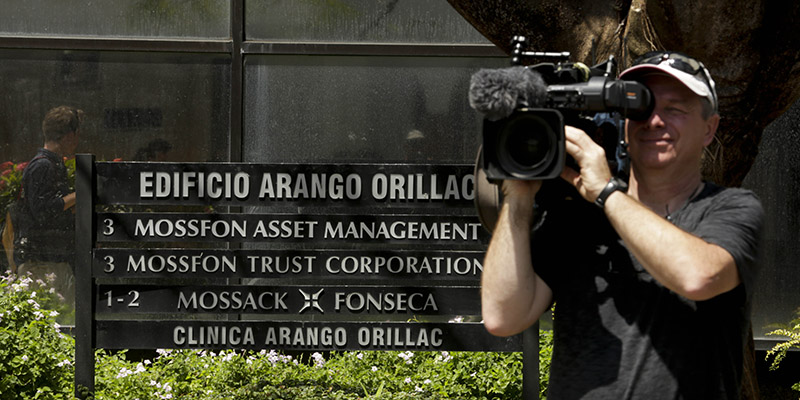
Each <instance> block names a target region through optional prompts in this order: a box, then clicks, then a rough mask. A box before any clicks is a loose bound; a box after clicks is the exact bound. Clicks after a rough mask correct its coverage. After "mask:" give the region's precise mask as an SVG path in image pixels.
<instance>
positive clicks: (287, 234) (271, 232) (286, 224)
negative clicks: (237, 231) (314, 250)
mask: <svg viewBox="0 0 800 400" xmlns="http://www.w3.org/2000/svg"><path fill="white" fill-rule="evenodd" d="M318 223H319V221H289V220H271V221H264V220H260V221H258V224H256V229H255V231H254V232H253V237H254V238H264V239H276V238H281V239H306V238H308V239H313V238H314V227H316V226H317V224H318Z"/></svg>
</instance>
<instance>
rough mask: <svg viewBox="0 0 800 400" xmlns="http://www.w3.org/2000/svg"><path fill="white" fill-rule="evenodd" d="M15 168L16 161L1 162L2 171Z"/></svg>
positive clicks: (0, 169)
mask: <svg viewBox="0 0 800 400" xmlns="http://www.w3.org/2000/svg"><path fill="white" fill-rule="evenodd" d="M13 168H14V163H13V162H11V161H6V162H4V163H2V164H0V171H4V172H5V171H10V170H11V169H13Z"/></svg>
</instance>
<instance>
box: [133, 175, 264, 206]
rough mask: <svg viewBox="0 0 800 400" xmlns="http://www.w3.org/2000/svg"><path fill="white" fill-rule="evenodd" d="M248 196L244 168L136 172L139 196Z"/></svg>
mask: <svg viewBox="0 0 800 400" xmlns="http://www.w3.org/2000/svg"><path fill="white" fill-rule="evenodd" d="M248 196H250V175H248V174H247V173H245V172H236V173H234V172H224V173H220V172H209V173H205V172H193V171H184V172H172V173H170V172H155V171H142V172H140V173H139V197H141V198H143V199H188V198H191V197H197V198H200V199H204V198H208V199H226V200H231V199H234V198H235V199H239V200H245V199H247V197H248Z"/></svg>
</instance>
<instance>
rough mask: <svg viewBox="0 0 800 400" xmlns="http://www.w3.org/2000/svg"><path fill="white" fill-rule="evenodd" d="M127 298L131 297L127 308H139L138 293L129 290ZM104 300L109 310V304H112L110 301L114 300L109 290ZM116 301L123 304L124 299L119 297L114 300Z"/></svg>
mask: <svg viewBox="0 0 800 400" xmlns="http://www.w3.org/2000/svg"><path fill="white" fill-rule="evenodd" d="M128 296H130V297H131V301H130V302H129V303H128V307H139V291H138V290H131V291H130V292H128ZM106 300H107V306H108V307H109V308H111V304H113V302H112V300H114V295H113V294H112V291H111V290H109V291H107V292H106ZM116 301H117V303H123V302H124V301H125V299H123V298H122V297H120V298H118V299H116Z"/></svg>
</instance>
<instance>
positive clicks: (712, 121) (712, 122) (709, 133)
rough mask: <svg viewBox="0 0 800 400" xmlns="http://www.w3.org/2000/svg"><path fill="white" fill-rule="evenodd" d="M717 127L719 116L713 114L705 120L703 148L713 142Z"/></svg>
mask: <svg viewBox="0 0 800 400" xmlns="http://www.w3.org/2000/svg"><path fill="white" fill-rule="evenodd" d="M718 127H719V114H714V115H712V116H710V117H708V119H707V120H706V129H707V130H706V133H705V137H704V138H703V146H708V145H709V144H711V141H712V140H714V135H715V134H716V133H717V128H718Z"/></svg>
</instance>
